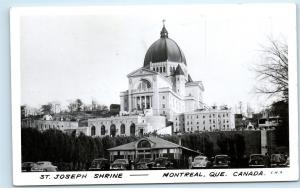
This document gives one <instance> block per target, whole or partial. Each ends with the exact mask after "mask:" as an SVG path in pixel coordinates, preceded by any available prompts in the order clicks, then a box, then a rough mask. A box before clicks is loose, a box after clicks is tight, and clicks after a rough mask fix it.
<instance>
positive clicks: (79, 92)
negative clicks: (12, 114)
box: [20, 4, 295, 110]
mask: <svg viewBox="0 0 300 191" xmlns="http://www.w3.org/2000/svg"><path fill="white" fill-rule="evenodd" d="M37 10H38V11H37V12H31V13H29V14H26V15H24V16H22V17H21V20H20V35H21V38H20V39H21V40H20V45H21V46H20V54H21V104H26V105H28V106H32V107H39V106H40V105H41V104H45V103H48V102H52V101H55V102H58V103H60V104H61V105H67V104H68V103H69V102H71V101H72V100H75V99H77V98H80V99H82V100H83V102H85V103H87V104H90V103H91V101H92V100H97V101H98V102H99V103H101V104H106V105H110V104H112V103H118V104H119V103H120V98H119V95H120V92H121V91H125V90H127V89H128V79H127V77H126V76H127V74H129V73H130V72H132V71H134V70H136V69H138V68H140V67H142V66H143V61H144V56H145V53H146V51H147V49H148V48H149V47H150V46H151V44H152V43H153V42H154V41H156V40H157V39H159V37H160V30H161V28H162V20H163V19H165V20H166V22H165V25H166V28H167V30H168V32H169V38H171V39H173V40H175V41H176V42H177V44H178V45H179V46H180V48H181V49H182V50H183V52H184V54H185V57H186V60H187V66H188V72H189V73H190V75H191V76H192V78H193V80H195V81H202V83H203V85H204V88H205V91H204V95H203V101H204V103H205V104H207V105H213V104H216V105H222V104H226V105H228V106H230V107H232V108H235V106H236V105H237V104H238V103H239V102H240V101H242V102H243V104H244V106H246V104H247V103H248V104H249V105H250V106H251V107H252V108H253V109H255V110H259V109H261V108H262V107H263V106H264V105H267V104H269V103H270V102H271V101H272V100H270V99H266V97H263V96H260V95H258V94H256V93H255V86H257V80H256V78H255V77H256V75H255V72H254V71H253V67H254V65H255V64H257V63H260V62H262V61H263V59H262V52H261V50H262V46H266V45H268V39H269V37H272V38H273V39H281V40H282V39H283V40H285V41H288V39H289V33H290V31H291V30H295V29H293V28H292V26H293V23H291V22H292V19H290V16H291V15H290V14H289V13H290V10H289V7H286V6H282V5H271V4H268V5H263V4H261V5H260V4H254V5H245V4H243V5H242V4H240V5H228V4H226V5H159V6H150V5H147V6H123V7H121V6H104V7H89V8H88V9H87V8H83V7H76V8H74V7H73V8H44V9H42V8H39V9H37Z"/></svg>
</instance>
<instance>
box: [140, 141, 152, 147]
mask: <svg viewBox="0 0 300 191" xmlns="http://www.w3.org/2000/svg"><path fill="white" fill-rule="evenodd" d="M137 148H151V144H150V143H149V141H146V140H142V141H140V142H139V143H138V145H137Z"/></svg>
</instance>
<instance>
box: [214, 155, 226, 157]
mask: <svg viewBox="0 0 300 191" xmlns="http://www.w3.org/2000/svg"><path fill="white" fill-rule="evenodd" d="M216 157H228V155H216Z"/></svg>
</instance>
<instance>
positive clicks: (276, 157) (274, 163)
mask: <svg viewBox="0 0 300 191" xmlns="http://www.w3.org/2000/svg"><path fill="white" fill-rule="evenodd" d="M286 161H287V160H286V158H285V156H284V155H283V154H272V155H271V160H270V162H271V167H284V166H286Z"/></svg>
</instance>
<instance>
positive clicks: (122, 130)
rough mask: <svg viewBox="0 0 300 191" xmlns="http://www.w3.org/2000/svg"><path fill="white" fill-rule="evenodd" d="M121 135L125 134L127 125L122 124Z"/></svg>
mask: <svg viewBox="0 0 300 191" xmlns="http://www.w3.org/2000/svg"><path fill="white" fill-rule="evenodd" d="M121 134H125V125H124V124H121Z"/></svg>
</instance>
